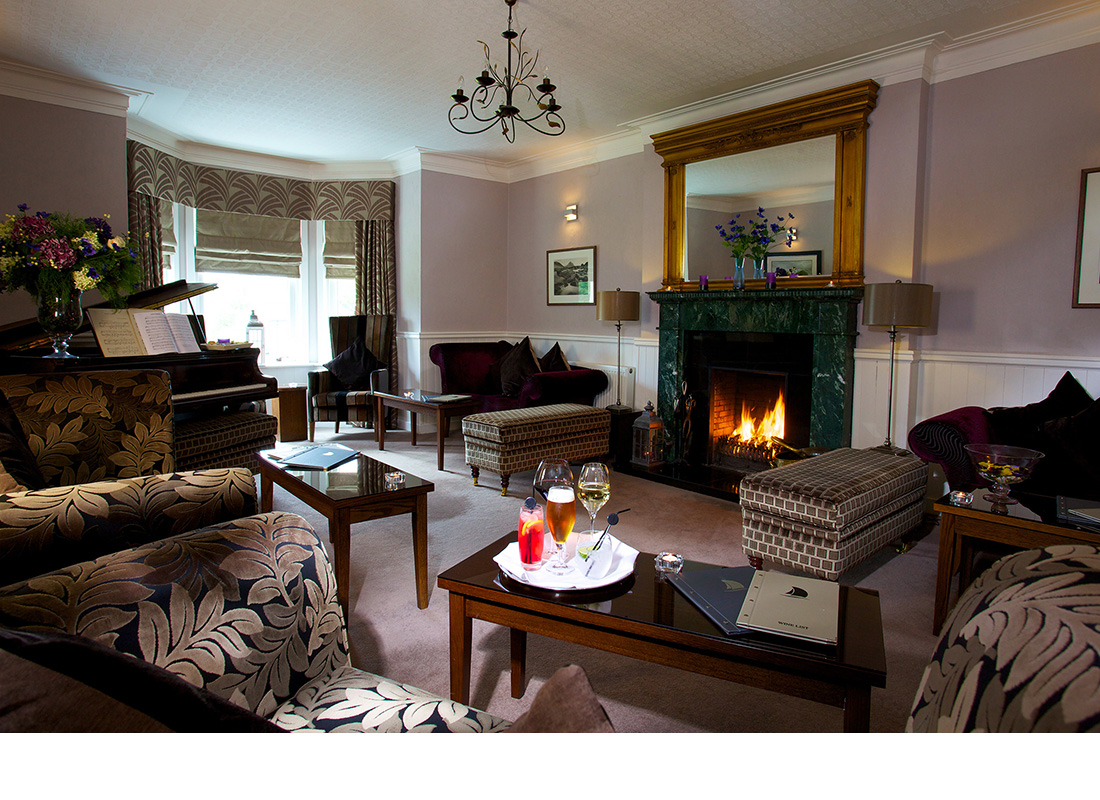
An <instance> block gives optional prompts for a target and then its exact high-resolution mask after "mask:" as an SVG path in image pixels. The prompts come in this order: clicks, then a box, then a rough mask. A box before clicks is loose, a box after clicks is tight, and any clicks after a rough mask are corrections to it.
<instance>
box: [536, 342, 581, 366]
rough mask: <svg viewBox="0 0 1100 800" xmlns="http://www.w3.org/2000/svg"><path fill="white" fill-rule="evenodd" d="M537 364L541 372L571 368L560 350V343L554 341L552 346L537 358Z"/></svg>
mask: <svg viewBox="0 0 1100 800" xmlns="http://www.w3.org/2000/svg"><path fill="white" fill-rule="evenodd" d="M539 366H540V367H542V369H541V370H540V371H541V372H565V371H566V370H570V369H573V368H572V367H571V366H569V362H568V361H566V360H565V353H563V352H562V351H561V345H560V344H558V343H557V342H554V346H553V347H551V348H550V350H549V351H548V352H547V353H546V355H544V356H543V357H542V358H540V359H539Z"/></svg>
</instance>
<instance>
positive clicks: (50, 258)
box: [39, 239, 76, 269]
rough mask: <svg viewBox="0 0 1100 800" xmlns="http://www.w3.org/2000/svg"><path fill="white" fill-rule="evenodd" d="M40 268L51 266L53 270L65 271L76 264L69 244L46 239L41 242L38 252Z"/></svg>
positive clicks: (62, 240)
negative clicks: (40, 262) (41, 262)
mask: <svg viewBox="0 0 1100 800" xmlns="http://www.w3.org/2000/svg"><path fill="white" fill-rule="evenodd" d="M39 251H40V252H41V254H42V256H41V260H42V261H43V262H44V263H43V264H42V266H44V267H47V266H52V267H53V268H54V269H67V268H68V267H71V266H73V265H74V264H76V254H75V253H74V252H73V248H72V247H70V246H69V243H68V242H66V241H65V240H64V239H47V240H46V241H44V242H42V244H41V247H40V250H39Z"/></svg>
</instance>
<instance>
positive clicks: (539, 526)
mask: <svg viewBox="0 0 1100 800" xmlns="http://www.w3.org/2000/svg"><path fill="white" fill-rule="evenodd" d="M544 520H545V516H544V514H543V508H542V506H541V505H538V504H537V503H536V504H535V506H534V508H528V507H527V506H526V505H524V506H521V507H520V509H519V560H520V561H522V562H523V568H524V569H538V568H539V567H541V566H542V555H543V546H544V545H545V543H546V530H545V527H544Z"/></svg>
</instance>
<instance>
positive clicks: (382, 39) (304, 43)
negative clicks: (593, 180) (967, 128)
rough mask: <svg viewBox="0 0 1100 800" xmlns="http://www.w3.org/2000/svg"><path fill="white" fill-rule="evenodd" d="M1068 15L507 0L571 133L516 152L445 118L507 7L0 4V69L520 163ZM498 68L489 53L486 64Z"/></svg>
mask: <svg viewBox="0 0 1100 800" xmlns="http://www.w3.org/2000/svg"><path fill="white" fill-rule="evenodd" d="M1094 5H1096V0H1089V2H1067V0H1023V1H1022V2H1018V1H1014V0H782V2H780V1H779V0H677V1H676V2H670V0H520V1H519V4H518V5H517V6H516V12H517V18H518V25H517V29H522V28H526V29H527V35H526V37H525V43H526V44H527V45H528V47H529V48H531V49H538V50H539V51H540V57H539V72H540V73H541V72H542V71H543V70H544V69H545V70H548V71H549V74H550V77H551V79H552V80H553V82H554V83H556V84H557V86H558V91H557V99H558V102H559V103H560V104H561V105H562V106H563V110H562V111H561V114H562V117H563V118H564V119H565V122H566V128H567V129H566V132H565V134H564V135H563V136H560V137H547V136H542V135H539V134H536V133H534V132H533V131H530V130H527V129H525V128H524V127H523V126H520V130H519V132H518V135H517V137H516V142H515V143H514V144H508V143H507V141H506V140H505V139H504V137H503V136H502V135H500V133H499V132H497V131H496V130H494V131H490V132H487V133H483V134H480V135H478V136H465V135H462V134H459V133H456V132H455V131H453V130H452V129H451V127H450V125H449V124H448V122H447V110H448V108H449V106H450V104H451V100H450V95H451V94H452V93H453V92H454V91H455V88H456V84H457V80H458V77H459V75H463V76H464V77H465V83H466V90H467V94H468V93H469V91H470V89H471V88H472V87H473V78H474V77H475V76H476V75H477V74H478V72H479V71H480V69H481V64H482V50H481V45H479V44H478V40H479V39H482V40H484V41H485V42H487V43H488V44H489V45H490V48H491V50H492V54H493V59H494V60H497V59H498V58H501V57H502V56H503V53H504V49H503V47H501V45H503V44H504V40H503V39H501V38H500V35H499V34H500V32H501V31H503V30H504V29H505V26H506V22H507V7H506V6H505V4H504V1H503V0H318V1H317V2H303V1H302V0H0V59H4V60H8V61H14V62H18V63H21V64H24V65H28V66H31V67H36V68H41V69H46V70H51V71H54V72H59V73H62V74H64V75H67V76H71V77H77V78H83V79H90V80H94V81H98V82H102V83H107V84H111V85H114V86H119V87H125V88H127V89H132V90H136V91H137V92H139V93H140V94H139V95H138V97H136V98H135V99H134V101H132V102H131V107H130V115H131V117H133V118H136V120H138V121H139V124H142V125H147V126H154V128H159V129H162V130H163V131H166V132H168V133H170V134H171V135H173V136H174V137H175V138H176V139H178V140H179V141H182V142H191V143H197V144H200V145H209V146H213V147H219V148H229V149H232V150H243V151H248V152H254V153H261V154H267V155H271V156H278V157H286V158H294V159H302V160H306V161H310V162H318V163H330V162H363V161H378V160H385V159H389V158H393V157H395V156H396V155H398V154H400V153H402V152H403V151H407V150H408V149H409V148H412V147H419V148H424V149H427V150H434V151H442V152H446V153H451V154H456V155H463V156H470V157H476V158H481V159H488V160H492V161H497V162H502V163H513V162H517V161H519V160H522V159H529V158H532V157H535V156H538V155H540V154H543V153H546V152H549V151H553V150H556V149H559V148H563V147H566V146H576V145H578V144H580V143H583V142H588V141H590V140H593V139H597V138H599V137H606V136H609V135H612V134H615V133H617V132H620V131H621V130H622V126H623V125H624V124H626V123H629V122H630V121H632V120H638V119H641V118H643V117H647V116H650V115H653V114H658V113H661V112H665V111H668V110H670V109H674V108H678V107H680V106H683V105H686V104H690V103H696V102H699V101H703V100H706V99H708V98H713V97H717V96H720V95H724V94H727V93H730V92H735V91H737V90H740V89H744V88H746V87H749V86H753V85H756V84H759V83H761V82H763V81H767V80H770V79H774V78H777V77H780V76H783V75H787V74H790V73H793V72H798V71H802V70H808V69H814V68H817V67H820V66H822V65H826V64H831V63H835V62H837V61H839V60H842V59H845V58H850V57H853V56H856V55H860V54H863V53H867V52H870V51H873V50H878V49H880V48H887V47H894V46H897V45H899V44H901V43H904V42H908V41H912V40H914V39H917V38H919V37H926V36H930V35H932V34H936V33H941V32H942V33H943V34H945V39H944V41H947V42H950V41H955V40H958V39H959V38H962V37H968V36H971V35H972V34H975V33H977V32H981V31H988V30H993V29H996V28H998V26H1002V25H1006V24H1008V23H1010V22H1015V21H1018V20H1022V19H1027V18H1030V17H1033V16H1035V15H1037V14H1040V13H1043V12H1049V11H1051V10H1053V9H1076V8H1081V7H1090V6H1094ZM498 53H499V54H501V55H500V56H498Z"/></svg>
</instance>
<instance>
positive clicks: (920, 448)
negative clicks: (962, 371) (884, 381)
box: [908, 406, 992, 491]
mask: <svg viewBox="0 0 1100 800" xmlns="http://www.w3.org/2000/svg"><path fill="white" fill-rule="evenodd" d="M990 441H992V439H991V438H990V432H989V421H988V419H987V413H986V410H985V409H984V408H979V407H978V406H963V407H962V408H956V409H954V410H952V411H948V412H947V413H946V414H938V415H936V416H934V417H929V418H928V419H926V420H924V421H923V422H918V423H917V424H916V425H914V426H913V428H912V430H910V431H909V437H908V444H909V449H910V450H912V451H913V453H914V454H915V455H916V456H917V457H919V458H923V459H924V460H925V461H927V462H929V463H931V464H939V465H940V466H941V467H942V468H943V474H944V477H945V478H946V479H947V483H948V485H950V487H951V488H952V490H956V489H961V490H965V491H970V490H972V489H975V488H977V487H978V486H982V485H984V484H983V483H982V481H981V480H980V479H979V478H978V473H977V472H975V471H974V465H973V464H972V463H971V461H970V456H968V455H967V453H966V449H965V447H966V445H968V444H978V443H982V442H990Z"/></svg>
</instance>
